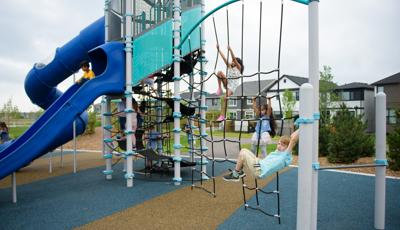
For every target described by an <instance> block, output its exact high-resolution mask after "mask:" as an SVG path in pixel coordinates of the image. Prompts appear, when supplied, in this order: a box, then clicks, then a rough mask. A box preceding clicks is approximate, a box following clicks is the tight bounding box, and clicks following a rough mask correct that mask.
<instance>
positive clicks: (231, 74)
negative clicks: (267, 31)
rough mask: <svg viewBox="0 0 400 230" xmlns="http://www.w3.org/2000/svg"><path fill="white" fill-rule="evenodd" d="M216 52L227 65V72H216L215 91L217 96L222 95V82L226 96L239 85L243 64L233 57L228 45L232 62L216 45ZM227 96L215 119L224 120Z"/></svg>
mask: <svg viewBox="0 0 400 230" xmlns="http://www.w3.org/2000/svg"><path fill="white" fill-rule="evenodd" d="M217 50H218V54H219V55H221V58H222V60H224V62H225V64H226V66H227V67H228V74H227V76H225V74H224V73H223V72H222V71H218V72H217V77H218V90H217V92H216V94H217V96H221V95H222V88H221V83H222V84H223V86H224V88H225V89H226V97H230V96H232V94H233V92H234V91H235V89H236V88H237V87H238V85H239V78H240V76H241V75H242V73H243V70H244V66H243V62H242V60H241V59H240V58H237V57H235V54H234V53H233V51H232V49H231V47H229V46H228V52H230V54H231V58H232V62H231V63H229V62H228V60H227V59H226V57H225V55H224V54H223V53H222V52H221V50H220V49H219V46H218V45H217ZM226 102H227V98H225V99H224V101H223V103H222V107H221V114H220V115H219V117H218V118H217V121H223V120H225V115H224V114H225V107H226Z"/></svg>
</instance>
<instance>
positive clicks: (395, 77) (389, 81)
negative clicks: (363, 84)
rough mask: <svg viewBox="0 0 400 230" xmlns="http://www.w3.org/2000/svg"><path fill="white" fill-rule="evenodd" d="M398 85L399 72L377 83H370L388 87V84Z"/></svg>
mask: <svg viewBox="0 0 400 230" xmlns="http://www.w3.org/2000/svg"><path fill="white" fill-rule="evenodd" d="M399 83H400V72H398V73H396V74H393V75H392V76H389V77H387V78H384V79H382V80H379V81H377V82H374V83H372V84H371V85H390V84H399Z"/></svg>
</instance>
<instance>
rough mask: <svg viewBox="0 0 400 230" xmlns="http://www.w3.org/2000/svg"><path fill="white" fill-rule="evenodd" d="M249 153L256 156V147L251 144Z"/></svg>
mask: <svg viewBox="0 0 400 230" xmlns="http://www.w3.org/2000/svg"><path fill="white" fill-rule="evenodd" d="M251 151H252V152H253V153H254V155H257V145H255V144H252V145H251Z"/></svg>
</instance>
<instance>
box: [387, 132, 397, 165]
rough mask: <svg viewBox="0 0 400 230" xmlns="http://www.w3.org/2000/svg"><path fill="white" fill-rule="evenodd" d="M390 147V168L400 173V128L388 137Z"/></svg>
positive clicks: (388, 153)
mask: <svg viewBox="0 0 400 230" xmlns="http://www.w3.org/2000/svg"><path fill="white" fill-rule="evenodd" d="M388 145H389V151H388V152H387V157H388V160H389V168H390V169H392V170H395V171H398V170H400V127H397V128H396V129H395V130H394V131H393V132H392V133H390V134H389V135H388Z"/></svg>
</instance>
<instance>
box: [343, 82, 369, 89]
mask: <svg viewBox="0 0 400 230" xmlns="http://www.w3.org/2000/svg"><path fill="white" fill-rule="evenodd" d="M345 89H369V90H374V87H373V86H371V85H368V84H367V83H363V82H352V83H348V84H344V85H340V86H337V87H336V88H335V90H345Z"/></svg>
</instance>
